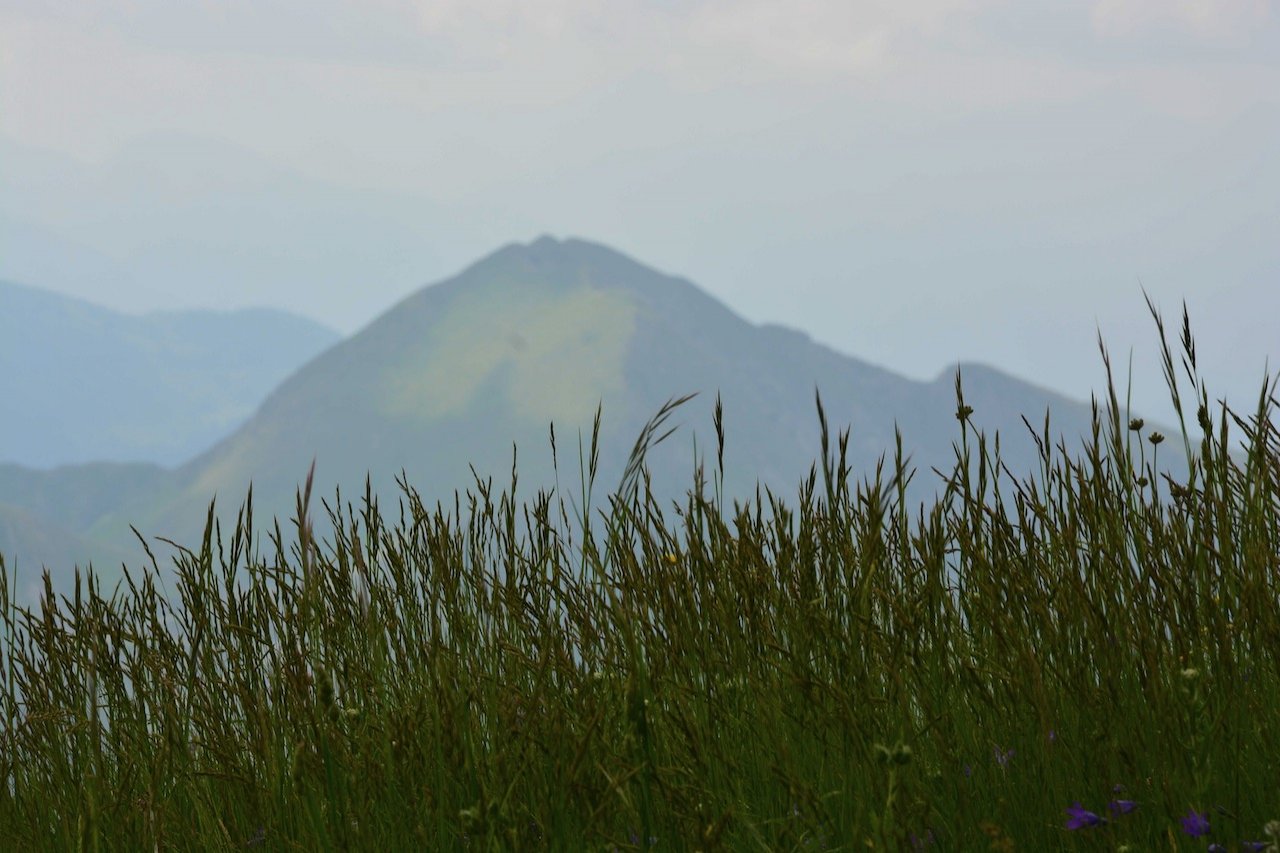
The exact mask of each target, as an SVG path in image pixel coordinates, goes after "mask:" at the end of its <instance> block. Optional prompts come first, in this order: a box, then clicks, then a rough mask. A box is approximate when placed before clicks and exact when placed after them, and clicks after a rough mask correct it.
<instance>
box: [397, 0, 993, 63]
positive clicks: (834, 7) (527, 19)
mask: <svg viewBox="0 0 1280 853" xmlns="http://www.w3.org/2000/svg"><path fill="white" fill-rule="evenodd" d="M993 2H994V0H913V2H911V3H902V2H893V0H787V2H781V1H780V0H695V2H691V3H676V2H653V0H648V1H647V2H646V0H538V2H530V0H423V2H420V4H419V7H418V8H419V21H420V23H421V25H422V27H423V29H424V30H425V31H426V32H427V33H429V34H431V35H433V36H436V37H439V38H443V39H447V40H450V41H452V42H454V43H455V44H456V45H459V46H460V47H462V48H463V50H464V52H473V51H479V52H489V53H499V54H503V53H508V52H511V51H513V50H515V51H518V50H520V49H521V48H528V47H530V46H532V45H533V44H535V43H536V45H537V47H538V49H545V47H546V46H547V43H548V42H559V43H560V44H561V46H562V47H564V48H568V47H570V46H571V45H573V43H575V42H576V43H578V44H582V43H584V42H588V41H592V40H595V41H597V44H602V45H603V46H604V47H605V48H606V50H605V53H606V55H607V57H608V60H609V61H610V62H611V63H613V64H617V63H626V62H630V63H633V64H634V63H641V64H645V65H648V66H649V67H651V68H661V69H664V70H668V71H669V70H672V69H690V68H697V69H704V70H705V69H706V68H707V67H708V66H711V65H714V64H716V63H725V62H728V63H736V64H737V65H738V66H740V67H741V66H751V67H753V68H755V69H756V70H757V71H759V72H766V73H768V72H772V73H778V72H781V73H791V72H799V73H805V74H810V73H813V72H825V73H844V72H860V71H866V70H870V69H874V68H876V67H878V66H880V65H882V64H883V63H885V62H886V61H888V60H889V59H890V56H891V53H892V51H893V50H894V49H895V47H897V46H899V45H901V44H904V43H908V42H911V41H914V40H917V39H922V38H923V39H931V38H934V37H936V36H938V35H939V34H940V33H942V32H943V30H944V28H945V26H946V25H947V24H948V23H950V22H951V21H953V20H955V19H957V18H963V17H964V16H966V15H971V14H972V13H974V12H975V11H977V10H979V9H981V8H983V7H986V6H990V5H992V3H993ZM552 49H554V47H553V48H552Z"/></svg>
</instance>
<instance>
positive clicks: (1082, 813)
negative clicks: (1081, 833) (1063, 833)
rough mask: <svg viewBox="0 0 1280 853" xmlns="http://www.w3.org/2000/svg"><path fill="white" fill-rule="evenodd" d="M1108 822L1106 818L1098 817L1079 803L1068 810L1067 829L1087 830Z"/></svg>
mask: <svg viewBox="0 0 1280 853" xmlns="http://www.w3.org/2000/svg"><path fill="white" fill-rule="evenodd" d="M1106 822H1107V820H1106V818H1102V817H1098V815H1096V814H1094V813H1093V812H1091V811H1089V810H1087V809H1086V808H1085V807H1084V806H1082V805H1081V804H1080V803H1078V802H1077V803H1073V804H1072V805H1071V806H1070V807H1069V808H1067V829H1085V828H1087V827H1090V826H1100V825H1102V824H1104V823H1106Z"/></svg>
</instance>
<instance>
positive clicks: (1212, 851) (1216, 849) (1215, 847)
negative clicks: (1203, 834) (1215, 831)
mask: <svg viewBox="0 0 1280 853" xmlns="http://www.w3.org/2000/svg"><path fill="white" fill-rule="evenodd" d="M1209 853H1227V848H1225V847H1223V846H1222V845H1221V844H1218V843H1217V842H1214V843H1213V844H1210V845H1209Z"/></svg>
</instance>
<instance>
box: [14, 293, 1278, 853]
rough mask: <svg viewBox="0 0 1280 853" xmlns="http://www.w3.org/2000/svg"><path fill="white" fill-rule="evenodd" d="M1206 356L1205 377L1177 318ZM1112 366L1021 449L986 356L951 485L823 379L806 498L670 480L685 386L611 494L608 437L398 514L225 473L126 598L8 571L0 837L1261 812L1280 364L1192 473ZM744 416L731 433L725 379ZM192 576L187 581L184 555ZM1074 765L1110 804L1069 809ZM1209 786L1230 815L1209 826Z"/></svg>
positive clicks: (1004, 843) (1178, 839) (406, 505)
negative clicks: (1172, 461)
mask: <svg viewBox="0 0 1280 853" xmlns="http://www.w3.org/2000/svg"><path fill="white" fill-rule="evenodd" d="M1157 319H1158V318H1157ZM1161 333H1162V338H1163V329H1161ZM1163 356H1164V363H1165V371H1166V379H1167V380H1168V382H1169V384H1170V388H1171V391H1172V392H1173V397H1174V403H1175V406H1176V407H1177V410H1178V412H1179V415H1181V413H1182V409H1183V406H1182V400H1181V397H1180V395H1179V393H1178V387H1179V383H1178V375H1177V371H1176V369H1175V364H1174V359H1173V357H1172V356H1171V353H1170V350H1169V347H1168V346H1167V345H1166V346H1165V347H1164V348H1163ZM1104 359H1105V352H1104ZM1179 360H1180V361H1182V362H1183V365H1182V366H1183V367H1184V368H1185V372H1186V374H1187V376H1188V377H1190V379H1191V381H1192V383H1193V384H1196V383H1198V380H1197V378H1196V374H1195V369H1194V345H1193V343H1192V341H1191V339H1190V332H1189V329H1188V328H1187V326H1186V323H1185V318H1184V337H1183V352H1182V356H1181V357H1180V359H1179ZM1108 370H1109V368H1108ZM1112 388H1114V385H1112V384H1111V383H1110V382H1109V399H1108V400H1106V401H1104V405H1102V406H1101V407H1097V408H1095V411H1096V416H1095V431H1094V435H1093V437H1092V443H1091V445H1090V446H1089V447H1088V448H1087V449H1086V451H1085V452H1084V453H1083V454H1082V455H1079V456H1076V457H1072V456H1070V455H1069V454H1068V453H1067V449H1066V447H1065V446H1062V445H1059V446H1058V447H1056V448H1055V447H1053V446H1051V445H1050V444H1049V442H1048V441H1047V440H1046V441H1044V446H1043V465H1042V467H1041V470H1040V471H1039V472H1037V473H1035V474H1033V475H1031V476H1029V477H1027V478H1024V479H1021V480H1017V479H1015V478H1013V477H1012V476H1011V475H1010V474H1009V473H1008V472H1007V471H1004V470H1002V468H1001V466H1000V463H999V452H998V442H997V441H995V440H994V437H993V438H992V439H991V440H988V438H987V437H986V436H983V435H981V434H977V433H975V431H974V429H973V427H972V425H971V420H970V415H971V412H970V411H969V410H968V407H967V406H966V405H965V403H964V399H963V391H962V388H961V385H960V382H959V378H957V412H956V414H957V418H958V421H959V422H958V425H957V442H956V450H957V460H956V466H955V468H954V470H953V471H951V472H950V473H948V474H946V476H945V477H944V480H943V482H944V485H945V492H944V494H943V495H942V497H941V499H940V500H939V501H938V503H937V504H936V505H934V506H929V507H920V506H917V507H915V508H914V509H913V508H912V507H909V506H905V505H904V498H903V496H904V494H905V488H906V481H907V479H908V477H909V476H911V474H910V473H909V470H908V469H909V463H908V461H907V460H905V459H903V458H902V452H901V448H900V447H899V448H898V451H897V455H896V458H895V463H894V464H893V465H892V466H891V470H887V471H885V470H881V471H877V472H875V473H874V474H873V475H871V476H870V477H864V478H861V479H859V478H855V477H854V476H853V475H852V474H851V472H850V471H849V470H848V468H847V467H846V466H845V464H844V456H845V454H844V450H845V446H846V443H847V440H848V434H847V433H843V434H841V435H839V436H837V437H836V441H835V442H834V445H833V444H832V442H830V440H829V438H830V437H829V435H828V430H827V425H826V420H825V416H824V415H823V413H822V409H821V401H820V400H819V402H818V411H819V421H820V428H821V432H822V439H823V446H824V448H826V450H824V459H823V462H822V464H821V465H820V466H815V470H814V473H813V474H812V475H811V477H810V478H809V479H808V481H807V482H805V483H803V484H802V485H801V487H800V489H799V491H798V495H797V497H796V499H795V501H794V502H792V503H790V504H787V503H786V502H784V501H783V500H782V499H780V498H778V497H777V496H775V495H774V494H772V493H771V492H768V491H765V492H764V493H763V494H760V495H757V497H756V499H755V500H754V501H753V502H751V503H749V504H747V505H736V504H735V505H734V506H732V507H724V506H722V505H721V500H720V497H719V494H720V486H719V483H720V481H721V480H722V477H723V471H722V470H720V467H719V465H717V469H716V470H715V471H714V474H715V477H714V479H715V483H714V486H715V488H714V489H713V495H712V496H711V497H710V498H707V497H705V491H706V490H705V489H704V487H703V483H702V478H701V477H700V476H699V477H697V478H696V480H695V484H694V485H695V488H694V489H693V490H692V491H691V493H690V496H689V498H688V500H687V502H686V503H685V505H684V506H683V507H679V508H676V507H660V506H658V505H656V503H655V501H654V500H653V499H652V496H651V494H650V490H649V488H648V482H647V478H646V477H645V476H644V471H643V465H642V462H643V457H644V452H645V450H646V448H647V447H649V446H651V445H652V444H653V443H655V442H656V441H658V440H660V439H661V437H662V436H660V435H659V433H660V432H661V431H662V429H663V423H664V420H665V418H666V417H667V416H668V415H669V414H670V412H671V411H672V409H673V408H674V407H675V406H676V405H678V404H679V402H680V401H673V402H672V403H671V404H669V405H668V406H667V407H665V408H664V409H663V411H662V412H660V413H659V415H658V416H657V417H656V418H655V419H654V421H653V422H652V423H651V424H650V425H649V426H648V427H647V428H646V430H645V433H644V434H643V435H642V436H641V439H640V440H639V441H638V442H637V446H636V450H635V453H634V454H633V457H632V464H631V465H630V466H629V468H628V473H627V476H626V477H625V478H624V482H623V483H622V484H621V486H620V488H619V489H618V490H617V491H616V492H615V494H613V495H612V496H610V498H609V500H608V503H607V507H606V509H607V512H602V511H600V510H598V509H597V510H592V509H591V508H590V507H591V505H592V496H591V495H590V494H589V492H590V489H591V487H592V485H593V480H594V476H593V472H594V470H595V460H594V454H595V440H594V437H593V441H592V449H591V451H590V455H591V459H590V461H584V464H583V467H584V468H586V469H587V474H585V475H584V477H583V481H584V482H583V486H582V492H581V494H580V495H579V496H577V498H576V500H575V502H574V503H576V505H577V506H580V507H584V508H585V512H584V513H582V514H573V513H571V510H570V509H566V502H565V501H564V500H562V499H561V498H560V496H557V495H551V494H547V493H539V495H538V496H537V498H536V499H534V500H533V501H531V502H529V503H527V504H524V505H522V506H519V507H518V506H516V504H515V502H514V501H513V500H512V499H510V497H509V495H508V494H507V493H503V494H500V495H496V496H495V495H494V494H493V493H492V490H491V488H490V486H489V485H488V484H482V483H477V488H476V491H475V492H472V493H469V494H468V495H467V496H466V498H465V499H462V500H461V501H460V502H459V504H458V505H457V506H456V507H455V508H451V509H452V511H449V510H447V509H446V508H443V507H434V508H430V509H428V508H426V507H424V506H423V505H422V504H421V502H420V501H418V500H417V499H416V495H415V493H414V492H413V490H412V489H410V488H409V487H408V485H407V484H404V483H402V488H403V491H404V498H403V499H402V501H401V503H400V506H399V508H398V511H397V512H395V513H392V514H390V515H388V514H384V511H383V509H382V508H381V507H380V506H379V505H378V502H377V500H376V499H375V498H374V497H373V496H372V495H369V494H366V495H365V496H364V500H363V502H361V503H360V504H359V506H358V507H357V506H352V505H351V504H343V502H342V500H341V499H340V498H338V499H336V500H335V501H334V502H333V503H332V505H330V504H328V503H326V504H325V505H324V506H325V511H326V512H327V513H328V514H329V516H330V518H331V520H332V522H333V524H334V527H335V529H336V530H337V531H338V533H336V534H335V535H334V538H333V541H329V542H316V541H315V540H314V538H313V536H312V533H311V527H310V524H309V522H308V520H307V519H308V517H309V516H308V511H309V510H308V506H309V503H310V495H309V492H310V484H309V483H308V485H307V488H306V492H307V493H308V494H305V495H302V494H300V495H299V500H298V512H297V515H296V517H295V519H294V524H293V528H292V533H291V534H290V535H288V536H286V535H285V532H284V531H282V530H281V527H280V524H279V522H277V523H275V524H274V525H273V526H272V527H271V528H270V529H269V530H268V531H267V532H266V535H265V537H263V536H262V535H261V534H260V532H255V530H254V528H253V523H252V495H250V499H249V501H248V502H247V504H246V507H245V509H244V512H243V514H242V518H241V522H240V523H239V524H238V525H237V526H236V528H235V529H234V530H233V531H231V532H230V535H229V536H223V535H222V531H220V530H219V529H217V527H216V525H214V524H212V519H213V512H212V508H211V509H210V519H211V524H210V526H209V529H208V530H206V534H205V537H204V541H203V542H201V543H200V544H199V546H198V547H196V548H193V549H192V550H189V551H184V552H183V554H182V556H181V557H180V558H179V559H178V560H177V562H176V566H175V568H174V571H173V572H166V573H164V575H162V574H161V573H160V572H159V570H158V567H156V566H154V560H153V566H152V567H150V569H149V570H147V571H145V572H143V573H141V574H140V575H139V574H138V573H134V574H133V575H131V576H130V578H129V580H128V582H127V583H126V584H125V585H123V586H122V587H121V588H119V589H117V590H114V591H112V592H111V594H110V595H109V596H105V597H104V594H103V592H102V590H101V589H100V588H99V584H98V583H97V581H96V580H95V578H94V577H93V575H92V574H91V573H90V575H89V576H88V577H87V578H86V579H85V580H84V582H83V583H82V584H77V586H76V589H75V591H74V593H73V594H69V595H67V596H66V597H63V598H62V599H61V600H60V601H57V603H55V599H54V596H53V595H52V594H50V595H48V596H47V598H46V599H45V600H44V601H43V602H42V605H41V606H40V607H39V608H37V609H35V610H27V609H24V608H21V607H19V606H18V605H17V604H16V602H15V601H12V600H11V595H12V592H11V590H12V589H13V588H14V587H13V586H11V585H10V584H11V581H10V579H9V577H8V574H7V573H6V572H0V577H3V578H4V580H3V581H0V592H2V593H4V596H5V599H6V601H9V602H10V603H9V606H8V607H7V608H6V610H5V613H4V621H3V633H2V635H0V643H3V646H2V649H3V655H2V656H0V657H2V660H0V687H2V688H3V689H2V690H0V694H2V695H0V725H2V726H3V729H2V731H0V845H2V846H4V847H5V848H6V849H14V848H16V849H24V850H26V849H31V850H46V849H47V850H130V851H132V850H143V849H145V850H159V849H176V850H186V849H228V850H229V849H259V850H330V849H360V850H365V849H381V850H410V849H435V850H451V849H458V850H464V849H465V850H486V851H487V850H516V849H518V850H539V849H550V850H587V849H593V850H612V849H617V850H635V849H657V850H694V849H704V850H715V849H729V850H819V849H830V850H855V849H856V850H866V849H877V850H899V849H913V847H914V846H918V847H919V848H920V849H934V850H986V849H996V850H1012V849H1023V850H1113V849H1124V848H1125V847H1127V848H1128V849H1131V850H1157V849H1159V850H1205V849H1208V846H1209V843H1210V842H1216V843H1220V844H1222V845H1224V847H1225V849H1228V850H1239V849H1241V843H1242V842H1244V841H1259V842H1262V841H1267V840H1268V837H1267V835H1266V830H1265V827H1266V825H1267V823H1268V822H1269V821H1271V820H1274V819H1276V818H1280V784H1278V783H1277V777H1276V775H1275V774H1276V766H1277V765H1276V757H1277V756H1280V713H1277V708H1280V612H1278V604H1277V603H1278V602H1280V442H1278V441H1277V437H1276V433H1275V431H1274V428H1273V427H1272V426H1271V418H1270V413H1271V410H1270V406H1271V405H1272V404H1274V402H1275V400H1274V397H1273V396H1272V394H1271V393H1270V389H1268V388H1266V387H1264V390H1263V394H1262V396H1261V398H1260V401H1259V406H1258V409H1257V412H1256V413H1255V414H1253V415H1252V416H1250V417H1249V418H1247V419H1245V418H1239V417H1236V416H1235V415H1234V414H1233V413H1232V412H1230V411H1229V410H1228V409H1227V408H1226V407H1225V406H1220V407H1217V409H1216V411H1215V410H1214V409H1213V408H1211V406H1210V403H1209V397H1208V395H1207V392H1206V391H1205V389H1204V388H1203V386H1202V385H1199V384H1196V400H1195V405H1196V409H1197V423H1198V424H1199V425H1200V430H1199V434H1198V437H1196V438H1192V437H1191V435H1190V434H1189V433H1188V431H1187V430H1185V429H1184V431H1183V439H1184V441H1183V446H1182V447H1181V448H1174V449H1173V451H1172V452H1173V453H1175V454H1179V453H1183V454H1185V455H1186V459H1187V465H1188V466H1189V470H1190V472H1191V473H1190V476H1189V477H1188V478H1186V479H1185V480H1183V481H1181V482H1175V481H1173V480H1167V481H1166V480H1163V479H1162V478H1161V476H1160V471H1161V470H1162V469H1161V466H1160V464H1159V460H1158V454H1160V453H1165V454H1166V455H1168V454H1169V453H1170V450H1171V448H1170V446H1169V445H1170V444H1174V443H1175V442H1169V444H1159V443H1158V442H1157V441H1156V436H1155V435H1154V434H1152V433H1151V431H1150V430H1149V429H1148V428H1146V427H1144V426H1143V425H1141V424H1139V423H1137V422H1133V423H1130V422H1129V421H1128V417H1127V413H1124V412H1123V410H1122V408H1121V406H1120V405H1119V403H1118V401H1117V400H1116V397H1115V392H1114V390H1110V389H1112ZM597 417H598V416H597ZM597 423H598V421H597ZM1229 426H1230V427H1231V428H1232V429H1236V430H1239V431H1240V433H1241V434H1243V435H1244V437H1245V441H1244V447H1243V448H1242V449H1238V450H1236V451H1234V452H1233V451H1232V450H1231V448H1230V447H1229V433H1228V427H1229ZM716 428H717V432H718V433H720V434H721V446H723V437H722V436H723V432H722V423H721V419H720V417H719V411H718V410H717V417H716ZM1043 432H1044V434H1045V435H1047V434H1049V427H1048V424H1046V425H1045V426H1044V428H1043ZM553 452H554V444H553ZM580 453H581V451H580ZM1160 484H1163V485H1162V486H1160ZM513 491H514V483H513ZM593 512H594V513H595V514H596V515H597V516H598V521H599V523H598V524H597V523H595V522H588V521H587V518H591V517H592V513H593ZM571 515H572V516H573V517H571ZM584 516H586V517H584ZM259 541H262V542H264V543H268V544H267V547H265V548H263V549H260V548H258V547H257V544H256V543H258V542H259ZM0 565H2V564H0ZM175 575H176V579H177V580H176V588H175V589H174V590H172V591H170V592H169V593H168V594H166V592H165V591H164V590H163V589H161V588H160V586H159V584H160V581H159V580H158V578H160V577H161V576H165V577H169V578H171V579H172V578H173V577H175ZM1112 801H1131V802H1133V803H1136V804H1137V806H1136V808H1134V809H1133V810H1132V811H1129V812H1128V813H1126V814H1112V813H1111V812H1110V811H1109V810H1108V803H1109V802H1112ZM1076 802H1079V803H1081V804H1082V806H1083V808H1084V809H1086V810H1089V811H1091V812H1094V813H1097V814H1098V815H1099V816H1101V817H1105V818H1107V822H1106V823H1105V824H1099V825H1095V826H1088V827H1082V828H1078V829H1068V828H1067V827H1066V824H1067V818H1068V816H1067V813H1066V810H1067V808H1068V807H1070V806H1071V805H1072V804H1073V803H1076ZM1191 810H1195V811H1196V812H1197V813H1200V814H1204V815H1206V816H1207V818H1208V821H1209V825H1210V828H1211V829H1210V834H1209V835H1207V836H1204V837H1198V838H1196V837H1192V836H1190V835H1187V834H1186V833H1184V831H1183V828H1182V825H1181V820H1182V819H1183V818H1184V817H1186V816H1187V815H1188V814H1189V812H1190V811H1191ZM1273 831H1274V830H1273ZM1271 840H1272V841H1275V840H1276V839H1275V837H1274V836H1272V837H1271ZM1271 849H1275V848H1271Z"/></svg>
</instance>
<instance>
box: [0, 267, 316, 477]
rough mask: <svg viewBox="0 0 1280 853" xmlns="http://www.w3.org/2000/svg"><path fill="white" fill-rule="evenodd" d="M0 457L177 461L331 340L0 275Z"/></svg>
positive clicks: (290, 320) (260, 313)
mask: <svg viewBox="0 0 1280 853" xmlns="http://www.w3.org/2000/svg"><path fill="white" fill-rule="evenodd" d="M0 306H2V307H0V365H4V369H3V370H0V399H2V400H4V413H5V414H4V417H3V418H0V462H7V463H13V464H21V465H25V466H28V467H35V468H48V467H54V466H58V465H74V464H82V463H88V462H96V461H119V462H125V461H130V462H133V461H137V462H142V461H145V462H154V463H161V464H170V465H173V464H177V463H180V462H183V461H186V460H187V459H190V458H191V457H192V456H193V455H195V454H196V453H199V452H200V451H202V450H204V449H206V448H207V447H208V446H209V445H210V444H211V443H213V442H214V441H216V440H217V439H218V438H221V437H222V436H224V435H226V434H227V433H228V432H229V431H230V430H232V429H233V428H235V427H236V426H239V425H240V424H241V423H243V422H244V421H245V420H246V419H248V417H249V416H250V415H251V414H253V411H254V409H255V408H256V407H257V405H258V404H259V403H260V402H261V401H262V398H263V397H265V396H266V395H267V393H268V392H269V391H271V389H272V388H274V387H275V386H276V385H277V384H278V383H279V382H280V380H282V379H284V378H285V377H286V376H288V375H289V373H290V372H291V371H293V370H294V369H296V368H297V367H298V365H300V364H302V363H303V362H305V361H306V360H308V359H309V358H311V357H312V356H314V355H315V354H316V353H318V352H320V351H322V350H323V349H325V348H326V347H328V346H329V345H331V344H332V343H333V342H334V341H336V340H337V339H338V334H337V333H336V332H334V331H332V330H331V329H328V328H326V327H324V326H322V325H320V324H319V323H315V322H313V321H311V320H307V319H304V318H302V317H299V316H297V315H293V314H288V313H285V312H283V311H275V310H268V309H244V310H240V311H226V312H215V311H180V312H166V313H156V314H146V315H140V316H139V315H131V314H122V313H118V312H116V311H111V310H109V309H107V308H103V307H100V306H98V305H94V304H92V303H89V302H85V301H83V300H80V299H75V298H72V297H68V296H63V295H61V294H57V293H53V292H50V291H46V290H41V289H38V288H34V287H26V286H21V285H17V284H13V283H10V282H4V281H0Z"/></svg>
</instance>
